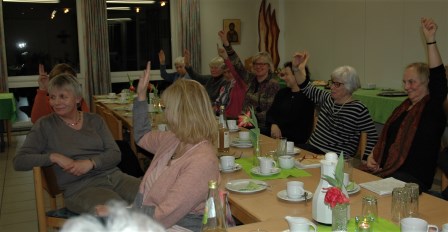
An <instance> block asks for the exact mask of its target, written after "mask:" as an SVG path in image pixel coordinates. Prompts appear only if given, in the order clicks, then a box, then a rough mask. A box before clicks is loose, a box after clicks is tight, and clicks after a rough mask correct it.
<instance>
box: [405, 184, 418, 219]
mask: <svg viewBox="0 0 448 232" xmlns="http://www.w3.org/2000/svg"><path fill="white" fill-rule="evenodd" d="M404 187H405V188H406V190H407V192H408V199H409V206H408V211H407V212H408V216H409V217H418V198H419V186H418V184H416V183H406V185H405V186H404Z"/></svg>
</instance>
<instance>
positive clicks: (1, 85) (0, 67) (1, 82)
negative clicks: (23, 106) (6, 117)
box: [0, 1, 8, 93]
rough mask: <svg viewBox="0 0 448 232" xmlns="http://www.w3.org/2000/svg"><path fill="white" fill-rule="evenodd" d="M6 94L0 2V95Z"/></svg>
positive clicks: (1, 7) (6, 76)
mask: <svg viewBox="0 0 448 232" xmlns="http://www.w3.org/2000/svg"><path fill="white" fill-rule="evenodd" d="M4 92H8V70H7V65H6V46H5V27H4V25H3V1H0V93H4Z"/></svg>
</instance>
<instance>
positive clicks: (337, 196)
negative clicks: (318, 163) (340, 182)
mask: <svg viewBox="0 0 448 232" xmlns="http://www.w3.org/2000/svg"><path fill="white" fill-rule="evenodd" d="M324 201H325V203H327V204H329V205H330V206H331V208H334V207H335V206H336V205H337V204H346V203H349V199H348V198H347V197H346V196H345V195H344V193H342V191H341V189H339V188H337V187H330V188H327V193H326V194H325V199H324Z"/></svg>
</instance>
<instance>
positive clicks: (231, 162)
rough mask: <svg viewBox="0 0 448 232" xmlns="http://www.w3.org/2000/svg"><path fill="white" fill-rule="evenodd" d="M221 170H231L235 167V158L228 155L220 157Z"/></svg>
mask: <svg viewBox="0 0 448 232" xmlns="http://www.w3.org/2000/svg"><path fill="white" fill-rule="evenodd" d="M220 160H221V169H222V170H231V169H233V168H234V167H235V157H234V156H230V155H225V156H221V158H220Z"/></svg>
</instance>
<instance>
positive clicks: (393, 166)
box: [373, 95, 429, 177]
mask: <svg viewBox="0 0 448 232" xmlns="http://www.w3.org/2000/svg"><path fill="white" fill-rule="evenodd" d="M428 100H429V95H426V96H425V97H424V98H422V99H421V100H420V101H419V102H418V103H417V104H415V105H414V106H413V107H412V109H410V110H409V112H408V114H407V115H406V117H405V118H404V119H403V122H402V123H401V125H400V128H399V129H398V132H397V135H396V138H395V141H394V142H393V143H392V144H391V145H390V148H389V151H388V152H389V155H388V157H387V160H386V162H385V163H384V167H383V168H382V169H381V170H380V171H378V172H377V173H375V174H376V175H377V176H380V177H385V176H388V175H390V174H392V173H394V172H395V171H396V170H397V169H398V168H400V167H401V165H403V163H404V161H405V160H406V158H407V157H408V154H409V149H410V148H411V145H412V141H413V140H414V136H415V132H416V131H417V128H418V125H419V123H420V117H421V115H422V111H423V109H424V108H425V106H426V103H427V102H428ZM411 104H412V103H411V101H410V100H409V99H406V100H405V101H404V102H403V103H401V105H400V106H398V107H397V108H396V109H395V110H394V112H393V113H392V115H391V116H390V117H389V119H388V120H387V122H386V124H384V128H383V130H382V132H381V136H380V139H379V140H378V143H377V144H376V147H375V149H374V151H373V158H374V159H375V161H376V162H377V163H379V164H381V162H382V159H383V154H384V146H385V144H386V139H385V138H386V136H387V133H388V131H389V126H390V124H391V123H392V122H394V121H395V120H397V118H398V117H400V115H401V114H403V113H404V112H405V111H406V110H407V109H408V108H409V107H410V106H411Z"/></svg>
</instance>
